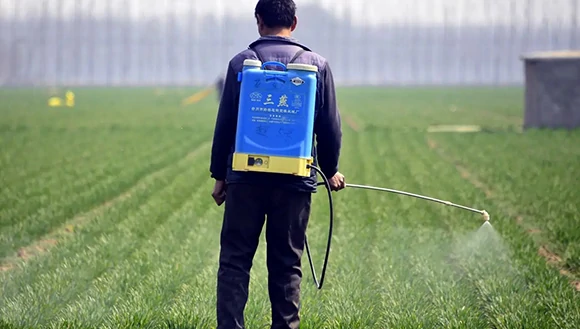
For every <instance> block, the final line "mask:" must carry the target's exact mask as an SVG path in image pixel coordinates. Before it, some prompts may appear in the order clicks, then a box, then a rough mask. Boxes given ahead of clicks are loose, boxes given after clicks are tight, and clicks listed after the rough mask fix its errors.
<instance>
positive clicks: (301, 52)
mask: <svg viewBox="0 0 580 329" xmlns="http://www.w3.org/2000/svg"><path fill="white" fill-rule="evenodd" d="M305 52H306V49H300V50H298V51H297V52H296V54H295V55H294V57H292V59H291V60H290V62H288V63H294V61H295V60H297V59H298V57H300V55H302V54H303V53H305Z"/></svg>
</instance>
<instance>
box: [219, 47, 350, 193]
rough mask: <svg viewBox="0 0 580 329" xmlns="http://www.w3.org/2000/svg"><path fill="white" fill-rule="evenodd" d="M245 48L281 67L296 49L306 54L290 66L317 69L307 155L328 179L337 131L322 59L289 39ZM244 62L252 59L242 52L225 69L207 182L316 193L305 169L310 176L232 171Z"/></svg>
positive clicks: (332, 92) (333, 165) (335, 153)
mask: <svg viewBox="0 0 580 329" xmlns="http://www.w3.org/2000/svg"><path fill="white" fill-rule="evenodd" d="M250 46H252V47H253V48H255V49H256V50H257V51H258V52H259V54H260V57H261V58H262V59H263V60H264V61H278V62H281V63H284V64H287V63H288V62H289V61H290V60H291V59H292V58H293V57H294V55H295V54H296V53H297V52H298V50H300V49H301V48H302V49H305V50H307V52H304V53H303V54H302V55H301V56H300V57H298V58H297V59H296V60H295V61H294V62H295V63H302V64H311V65H315V66H317V67H318V75H317V78H318V85H317V92H316V93H317V95H316V109H315V119H314V135H315V137H316V143H314V144H313V148H312V155H313V156H314V157H315V165H316V166H318V167H319V168H320V169H321V170H322V171H323V172H324V174H325V176H326V177H327V178H331V177H332V176H334V174H335V173H336V172H337V171H338V160H339V156H340V149H341V142H342V130H341V118H340V114H339V110H338V106H337V101H336V94H335V88H334V79H333V76H332V71H331V69H330V66H329V65H328V62H327V61H326V59H325V58H324V57H322V56H320V55H318V54H316V53H315V52H312V51H310V50H309V49H308V47H306V46H304V45H302V44H300V43H299V42H298V41H297V40H296V39H294V38H284V37H276V36H268V37H261V38H259V39H258V40H256V41H255V42H254V43H252V45H250ZM245 59H258V56H257V55H256V53H254V51H253V50H251V49H246V50H244V51H242V52H240V53H238V54H237V55H235V56H234V57H233V58H232V59H231V60H230V62H229V64H228V69H227V73H226V79H225V83H224V89H223V94H222V98H221V102H220V105H219V110H218V114H217V119H216V125H215V131H214V137H213V146H212V153H211V164H210V172H211V177H213V178H215V179H217V180H226V182H227V184H235V183H251V184H275V185H277V186H282V187H288V188H292V189H295V190H299V191H310V192H314V191H316V172H315V171H314V170H311V176H310V177H297V176H292V175H283V174H271V173H256V172H237V171H232V169H231V166H232V155H233V151H234V145H235V138H236V126H237V114H238V103H239V97H240V82H238V80H237V74H238V72H241V71H242V67H243V62H244V60H245Z"/></svg>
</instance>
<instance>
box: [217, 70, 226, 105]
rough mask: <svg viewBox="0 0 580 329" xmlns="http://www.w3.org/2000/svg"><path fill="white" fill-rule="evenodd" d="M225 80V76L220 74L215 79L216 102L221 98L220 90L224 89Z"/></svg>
mask: <svg viewBox="0 0 580 329" xmlns="http://www.w3.org/2000/svg"><path fill="white" fill-rule="evenodd" d="M225 82H226V81H225V78H224V76H223V75H221V74H220V75H219V76H218V77H217V79H216V81H215V90H216V91H217V98H218V102H219V101H220V99H221V98H222V92H223V90H224V83H225Z"/></svg>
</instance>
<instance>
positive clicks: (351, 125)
mask: <svg viewBox="0 0 580 329" xmlns="http://www.w3.org/2000/svg"><path fill="white" fill-rule="evenodd" d="M344 122H345V123H346V125H347V126H348V127H349V128H350V129H352V130H354V131H355V132H360V126H359V125H358V123H356V121H355V120H354V119H353V118H352V117H351V116H350V115H348V114H346V115H345V116H344Z"/></svg>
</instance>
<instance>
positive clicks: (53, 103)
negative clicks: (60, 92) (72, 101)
mask: <svg viewBox="0 0 580 329" xmlns="http://www.w3.org/2000/svg"><path fill="white" fill-rule="evenodd" d="M48 106H50V107H60V106H62V99H61V98H59V97H51V98H49V99H48Z"/></svg>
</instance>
